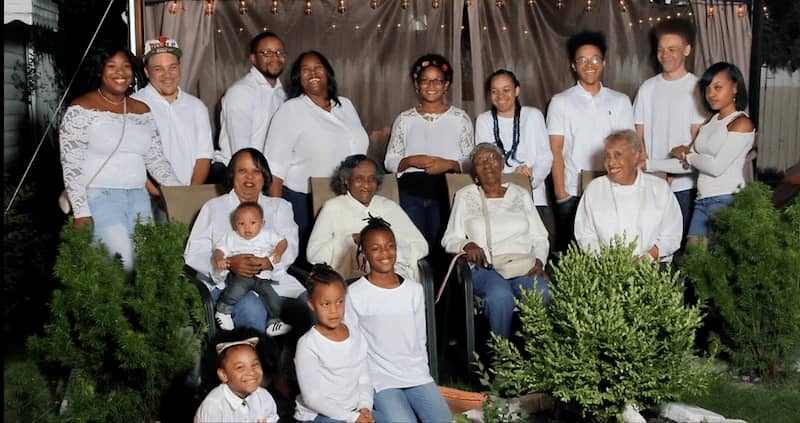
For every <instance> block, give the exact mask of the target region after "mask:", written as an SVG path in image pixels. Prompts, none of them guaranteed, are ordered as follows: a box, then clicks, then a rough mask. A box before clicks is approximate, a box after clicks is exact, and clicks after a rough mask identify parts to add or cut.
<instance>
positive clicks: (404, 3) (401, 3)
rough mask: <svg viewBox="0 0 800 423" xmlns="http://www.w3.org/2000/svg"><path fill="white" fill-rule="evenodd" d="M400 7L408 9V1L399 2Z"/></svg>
mask: <svg viewBox="0 0 800 423" xmlns="http://www.w3.org/2000/svg"><path fill="white" fill-rule="evenodd" d="M400 7H402V8H403V9H408V0H400Z"/></svg>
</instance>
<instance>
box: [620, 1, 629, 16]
mask: <svg viewBox="0 0 800 423" xmlns="http://www.w3.org/2000/svg"><path fill="white" fill-rule="evenodd" d="M619 8H620V9H621V10H622V12H623V13H625V12H627V11H628V6H627V5H626V4H625V0H619Z"/></svg>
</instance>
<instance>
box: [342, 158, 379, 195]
mask: <svg viewBox="0 0 800 423" xmlns="http://www.w3.org/2000/svg"><path fill="white" fill-rule="evenodd" d="M361 162H369V163H372V164H373V165H375V179H376V180H377V182H378V190H380V189H381V186H382V185H383V175H384V174H385V173H386V172H384V170H383V166H381V165H380V164H379V163H378V162H377V161H375V159H373V158H372V157H369V156H367V155H365V154H353V155H351V156H347V157H346V158H345V159H344V160H342V162H341V163H340V164H339V167H338V168H337V169H336V172H335V173H334V174H333V178H332V179H331V189H333V192H335V193H336V194H338V195H344V194H345V193H347V181H349V180H350V177H351V176H353V169H355V168H356V166H358V165H360V164H361Z"/></svg>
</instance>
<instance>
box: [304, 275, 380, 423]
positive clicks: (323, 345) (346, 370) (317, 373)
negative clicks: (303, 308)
mask: <svg viewBox="0 0 800 423" xmlns="http://www.w3.org/2000/svg"><path fill="white" fill-rule="evenodd" d="M346 292H347V286H346V285H345V282H344V280H343V279H342V277H341V276H340V275H339V274H338V273H336V271H334V270H333V269H332V268H331V267H330V266H328V265H327V264H315V265H314V267H313V268H312V269H311V273H309V275H308V293H309V300H308V306H309V307H310V308H311V309H312V310H313V311H314V313H316V315H317V324H316V325H314V326H313V327H312V328H311V329H309V331H308V332H306V334H305V335H303V336H302V337H301V338H300V340H299V341H297V353H296V354H295V357H294V362H295V368H296V369H297V383H298V384H299V385H300V392H301V393H300V395H298V397H297V407H296V409H295V414H294V418H295V420H297V421H299V422H314V423H334V422H355V423H375V422H376V421H378V422H380V421H381V420H380V419H377V418H375V416H374V415H373V413H372V392H373V391H372V384H371V383H370V378H369V369H368V367H367V343H366V341H365V340H364V337H363V336H362V335H361V332H359V330H358V328H356V327H352V326H348V325H345V324H344V322H343V321H342V320H343V319H344V313H345V311H344V309H345V295H346Z"/></svg>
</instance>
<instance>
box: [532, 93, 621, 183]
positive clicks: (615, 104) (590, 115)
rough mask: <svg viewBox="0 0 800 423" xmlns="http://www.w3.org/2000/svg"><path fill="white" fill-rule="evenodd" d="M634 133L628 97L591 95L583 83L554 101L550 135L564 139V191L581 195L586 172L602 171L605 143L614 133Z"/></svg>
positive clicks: (549, 109) (548, 119)
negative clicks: (581, 181) (582, 172)
mask: <svg viewBox="0 0 800 423" xmlns="http://www.w3.org/2000/svg"><path fill="white" fill-rule="evenodd" d="M621 129H634V126H633V107H632V106H631V101H630V99H629V98H628V96H627V95H625V94H622V93H621V92H618V91H614V90H612V89H610V88H606V87H602V88H600V91H599V92H598V93H597V95H594V96H593V95H591V94H590V93H589V92H588V91H586V90H585V89H584V88H583V87H582V86H581V84H580V83H577V84H576V85H575V86H574V87H572V88H569V89H567V90H565V91H562V92H560V93H558V94H556V95H555V96H553V98H552V99H551V100H550V107H549V108H548V109H547V132H548V134H549V135H561V136H563V137H564V147H563V149H562V153H563V156H564V189H565V190H566V191H567V193H569V194H570V195H577V192H578V178H579V176H580V172H581V171H582V170H602V169H603V161H604V160H605V148H604V146H603V140H604V139H605V138H606V136H608V134H610V133H611V132H613V131H618V130H621Z"/></svg>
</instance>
